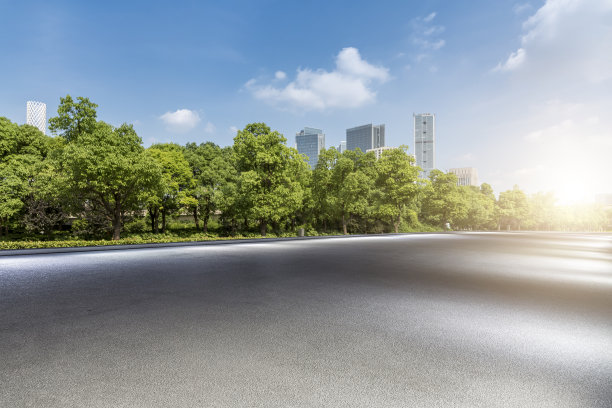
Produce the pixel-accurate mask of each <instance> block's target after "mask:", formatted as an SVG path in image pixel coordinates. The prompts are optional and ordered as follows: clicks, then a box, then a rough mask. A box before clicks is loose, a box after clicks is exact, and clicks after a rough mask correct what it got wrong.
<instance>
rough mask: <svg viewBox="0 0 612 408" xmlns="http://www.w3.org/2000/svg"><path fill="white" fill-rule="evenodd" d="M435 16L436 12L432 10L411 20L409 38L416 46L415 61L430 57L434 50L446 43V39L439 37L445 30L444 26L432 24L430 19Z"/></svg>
mask: <svg viewBox="0 0 612 408" xmlns="http://www.w3.org/2000/svg"><path fill="white" fill-rule="evenodd" d="M435 17H436V13H435V12H433V13H431V14H429V15H427V16H426V17H417V18H414V19H413V20H412V21H411V26H412V36H411V40H412V43H413V44H414V45H415V46H416V47H417V52H416V56H415V57H414V60H415V62H417V63H419V62H421V61H422V60H423V59H425V58H427V57H430V56H431V55H432V54H433V52H434V51H438V50H440V49H441V48H442V47H444V46H445V45H446V40H444V39H443V38H440V35H441V34H442V33H443V32H444V31H445V27H444V26H441V25H434V24H433V23H432V21H433V19H434V18H435Z"/></svg>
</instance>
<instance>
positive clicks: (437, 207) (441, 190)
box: [421, 170, 467, 227]
mask: <svg viewBox="0 0 612 408" xmlns="http://www.w3.org/2000/svg"><path fill="white" fill-rule="evenodd" d="M429 180H430V185H429V186H427V187H426V189H425V191H426V192H425V194H424V198H423V203H422V207H421V216H422V218H423V220H424V221H425V222H426V223H428V224H430V225H435V226H439V227H444V225H445V224H446V223H449V224H451V226H452V225H455V222H460V221H461V220H462V219H464V218H465V217H466V215H467V202H466V200H465V197H464V196H463V195H462V194H461V190H460V189H459V186H457V176H456V175H454V174H452V173H443V172H442V171H440V170H432V172H431V173H430V175H429Z"/></svg>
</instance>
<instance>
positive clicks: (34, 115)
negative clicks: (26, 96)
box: [26, 101, 47, 133]
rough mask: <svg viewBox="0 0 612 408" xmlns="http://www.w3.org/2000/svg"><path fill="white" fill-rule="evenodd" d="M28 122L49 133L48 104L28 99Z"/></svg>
mask: <svg viewBox="0 0 612 408" xmlns="http://www.w3.org/2000/svg"><path fill="white" fill-rule="evenodd" d="M26 123H27V124H28V125H32V126H34V127H37V128H38V130H40V131H41V132H43V133H47V105H46V104H45V103H43V102H36V101H28V102H27V103H26Z"/></svg>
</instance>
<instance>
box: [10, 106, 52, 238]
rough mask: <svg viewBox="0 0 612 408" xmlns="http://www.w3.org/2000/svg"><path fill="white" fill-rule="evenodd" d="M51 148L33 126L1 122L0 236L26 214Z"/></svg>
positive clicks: (49, 139)
mask: <svg viewBox="0 0 612 408" xmlns="http://www.w3.org/2000/svg"><path fill="white" fill-rule="evenodd" d="M54 144H56V143H55V141H53V140H52V138H50V137H48V136H46V135H45V134H43V133H42V132H41V131H40V130H38V129H37V128H35V127H34V126H30V125H22V126H18V125H17V124H15V123H12V122H11V121H10V120H8V119H6V118H0V197H2V199H0V234H1V233H2V230H3V229H4V232H5V233H7V232H8V228H9V223H10V222H11V221H12V222H15V221H17V220H18V217H19V215H20V214H21V213H22V212H24V211H27V209H28V205H29V203H31V202H32V200H33V195H34V193H35V187H34V184H35V182H36V180H37V179H38V178H39V174H40V171H41V168H42V166H43V160H44V159H45V157H46V156H47V154H48V153H49V151H50V150H51V148H52V146H53V145H54ZM22 221H23V220H22ZM2 227H4V228H2Z"/></svg>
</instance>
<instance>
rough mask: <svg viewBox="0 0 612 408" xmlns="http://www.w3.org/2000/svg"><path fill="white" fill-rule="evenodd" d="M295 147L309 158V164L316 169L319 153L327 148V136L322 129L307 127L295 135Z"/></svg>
mask: <svg viewBox="0 0 612 408" xmlns="http://www.w3.org/2000/svg"><path fill="white" fill-rule="evenodd" d="M295 146H296V148H297V151H298V153H300V154H305V155H306V156H307V157H308V164H310V167H311V168H313V169H314V168H315V167H316V166H317V162H318V161H319V152H320V151H321V150H322V149H324V148H325V135H324V134H323V131H322V130H321V129H314V128H309V127H305V128H304V129H302V130H301V131H300V132H299V133H296V134H295Z"/></svg>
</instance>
